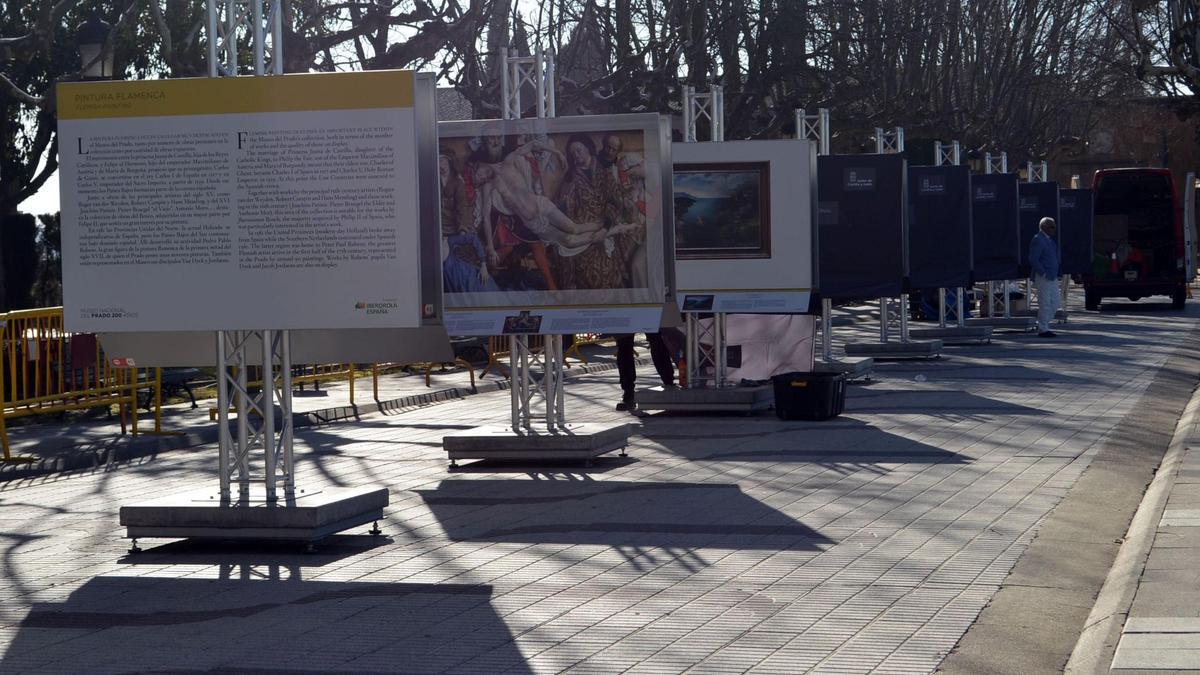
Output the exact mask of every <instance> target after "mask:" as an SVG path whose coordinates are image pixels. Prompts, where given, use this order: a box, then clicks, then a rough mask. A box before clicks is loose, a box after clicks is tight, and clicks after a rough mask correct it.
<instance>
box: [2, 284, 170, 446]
mask: <svg viewBox="0 0 1200 675" xmlns="http://www.w3.org/2000/svg"><path fill="white" fill-rule="evenodd" d="M62 318H63V316H62V307H48V308H44V309H29V310H19V311H15V312H8V313H7V314H0V446H2V447H3V458H2V459H3V460H4V461H26V462H27V461H33V460H34V458H31V457H13V456H12V453H11V449H10V448H9V441H8V420H10V419H15V418H20V417H28V416H31V415H44V414H50V413H62V412H66V411H68V410H80V409H85V408H95V407H108V406H112V405H114V404H115V405H117V406H118V407H119V408H120V417H121V432H122V433H124V432H125V419H126V415H125V406H126V405H129V406H130V408H132V411H131V424H132V430H133V433H134V434H135V435H136V434H137V432H138V429H137V388H138V382H139V375H140V374H139V372H138V369H136V368H118V367H115V366H113V364H111V363H109V362H108V360H107V359H105V358H104V354H103V353H102V351H101V349H100V343H99V341H97V340H96V338H95V336H94V335H89V334H70V333H67V332H66V331H65V330H63V323H62ZM144 376H146V377H147V378H148V376H149V372H148V371H147V372H146V373H145V374H144Z"/></svg>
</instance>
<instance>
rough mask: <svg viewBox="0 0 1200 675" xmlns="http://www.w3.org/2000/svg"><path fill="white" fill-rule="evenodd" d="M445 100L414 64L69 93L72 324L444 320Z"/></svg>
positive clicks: (66, 226) (170, 327)
mask: <svg viewBox="0 0 1200 675" xmlns="http://www.w3.org/2000/svg"><path fill="white" fill-rule="evenodd" d="M433 89H434V86H433V80H432V76H428V75H418V74H414V73H412V72H409V71H372V72H364V73H322V74H297V75H283V76H277V77H270V78H265V77H264V78H201V79H176V80H153V81H125V82H82V83H60V85H59V89H58V98H59V119H60V122H59V133H60V136H61V139H62V140H61V148H62V151H61V152H60V159H61V162H62V178H61V180H62V183H63V186H64V189H63V192H62V202H63V203H62V213H63V281H64V321H65V324H66V327H67V329H68V330H72V331H91V332H132V331H213V330H255V329H261V328H267V327H269V328H271V329H273V330H288V329H339V328H417V327H420V326H422V325H426V324H427V322H429V321H430V320H434V321H436V319H437V318H438V317H439V316H440V314H441V311H440V307H439V303H440V300H439V297H438V294H437V293H435V292H431V291H433V290H434V289H436V287H437V285H438V283H439V279H438V278H437V277H438V274H439V270H438V269H437V267H436V265H435V266H434V267H433V269H429V265H428V263H429V262H430V261H433V260H437V259H438V256H439V253H440V252H439V250H438V246H437V241H438V240H437V236H436V233H435V232H423V230H422V224H423V223H424V224H425V225H426V227H428V225H429V223H430V222H436V214H437V211H436V208H437V183H436V180H435V179H434V176H436V161H437V160H436V154H435V153H436V149H435V148H436V146H435V145H434V143H433V139H435V138H436V126H435V119H434V110H433V106H434V101H433ZM421 176H427V177H429V178H427V179H425V180H424V181H422V180H421ZM431 217H432V218H433V220H432V221H431V220H430V218H431ZM413 243H416V244H417V245H416V246H414V245H413ZM197 279H204V283H197Z"/></svg>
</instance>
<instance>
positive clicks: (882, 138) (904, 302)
mask: <svg viewBox="0 0 1200 675" xmlns="http://www.w3.org/2000/svg"><path fill="white" fill-rule="evenodd" d="M875 152H876V153H878V154H885V153H898V152H904V128H903V127H896V128H895V129H894V130H892V131H884V130H883V128H882V127H875ZM890 304H891V299H890V298H880V299H879V342H850V343H847V344H846V353H847V354H851V355H854V356H871V357H874V358H876V359H881V358H886V359H930V358H937V357H938V356H940V355H941V353H942V341H941V340H913V339H911V337H910V336H909V330H908V295H907V294H901V295H900V299H899V302H898V303H897V304H898V307H897V311H896V314H897V315H898V321H897V323H898V324H899V328H900V341H899V342H891V341H890V338H891V333H890V329H891V325H892V323H893V322H892V319H891V316H890V315H891V312H890Z"/></svg>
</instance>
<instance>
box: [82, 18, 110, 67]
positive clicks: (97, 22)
mask: <svg viewBox="0 0 1200 675" xmlns="http://www.w3.org/2000/svg"><path fill="white" fill-rule="evenodd" d="M111 32H112V24H110V23H108V22H107V21H105V20H103V19H101V18H100V17H98V16H96V15H94V14H93V15H92V17H91V18H90V19H88V20H87V21H85V22H84V23H83V25H82V26H80V27H79V30H78V31H77V32H76V33H75V42H76V44H78V45H79V68H80V70H81V71H82V74H83V79H85V80H111V79H112V77H113V50H111V49H109V50H107V51H106V50H105V49H104V46H105V44H106V43H107V42H108V36H109V34H110V33H111Z"/></svg>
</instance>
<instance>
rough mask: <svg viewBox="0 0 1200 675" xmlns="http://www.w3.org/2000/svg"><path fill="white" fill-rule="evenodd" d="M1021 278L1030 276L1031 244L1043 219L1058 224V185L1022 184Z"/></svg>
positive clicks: (1050, 183) (1051, 183)
mask: <svg viewBox="0 0 1200 675" xmlns="http://www.w3.org/2000/svg"><path fill="white" fill-rule="evenodd" d="M1020 195H1021V278H1025V277H1027V276H1029V244H1030V243H1031V242H1032V241H1033V236H1034V235H1035V234H1037V233H1038V223H1039V222H1040V221H1041V220H1042V218H1047V217H1049V218H1053V219H1054V222H1055V223H1057V222H1058V183H1054V182H1048V183H1021V186H1020Z"/></svg>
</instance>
